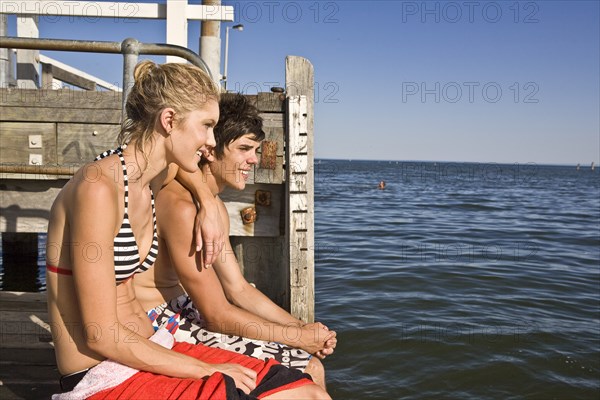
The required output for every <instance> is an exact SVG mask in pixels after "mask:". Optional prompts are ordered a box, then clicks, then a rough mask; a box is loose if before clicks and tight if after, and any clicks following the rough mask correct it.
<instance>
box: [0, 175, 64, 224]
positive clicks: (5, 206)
mask: <svg viewBox="0 0 600 400" xmlns="http://www.w3.org/2000/svg"><path fill="white" fill-rule="evenodd" d="M66 182H67V181H66V180H52V181H35V180H8V179H7V180H3V181H2V187H1V188H0V232H46V231H47V230H48V219H49V218H50V207H51V206H52V203H53V202H54V199H55V198H56V196H57V195H58V192H60V190H61V189H62V187H63V186H64V185H65V183H66Z"/></svg>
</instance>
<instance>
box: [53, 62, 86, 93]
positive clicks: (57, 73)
mask: <svg viewBox="0 0 600 400" xmlns="http://www.w3.org/2000/svg"><path fill="white" fill-rule="evenodd" d="M42 66H43V67H46V68H48V67H47V66H48V64H42ZM49 69H50V71H51V72H50V73H51V76H52V78H53V79H58V80H59V81H62V82H64V83H67V84H69V85H75V86H77V87H80V88H82V89H85V90H96V82H94V81H91V80H89V79H86V78H84V77H83V76H79V75H77V74H74V73H72V72H69V71H67V70H64V69H62V68H60V67H59V66H56V65H53V64H50V66H49ZM42 82H43V80H42ZM43 87H44V88H46V89H48V88H51V87H52V82H50V86H46V84H44V85H43Z"/></svg>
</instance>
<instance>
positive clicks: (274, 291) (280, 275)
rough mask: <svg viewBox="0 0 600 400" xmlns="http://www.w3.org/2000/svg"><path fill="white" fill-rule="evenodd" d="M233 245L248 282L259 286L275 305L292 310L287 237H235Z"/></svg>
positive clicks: (232, 238)
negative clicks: (290, 305)
mask: <svg viewBox="0 0 600 400" xmlns="http://www.w3.org/2000/svg"><path fill="white" fill-rule="evenodd" d="M231 243H232V246H233V248H234V250H235V252H236V257H237V259H238V263H239V264H240V266H241V267H242V270H243V272H244V277H245V278H246V280H247V281H248V282H251V283H253V284H254V285H256V287H257V288H258V289H259V290H260V291H261V292H263V293H264V294H265V295H266V296H267V297H269V298H270V299H271V300H273V301H274V302H275V304H277V305H279V306H280V307H282V308H283V309H285V310H289V269H288V268H287V265H286V264H287V263H286V262H285V261H284V260H286V255H287V246H286V241H285V238H284V237H283V236H280V237H273V238H266V237H239V236H233V237H231Z"/></svg>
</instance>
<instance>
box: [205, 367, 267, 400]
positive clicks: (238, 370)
mask: <svg viewBox="0 0 600 400" xmlns="http://www.w3.org/2000/svg"><path fill="white" fill-rule="evenodd" d="M207 369H208V370H209V373H210V375H212V374H213V373H215V372H220V373H222V374H224V375H227V376H229V377H231V378H232V379H233V381H234V382H235V386H236V387H237V388H238V389H241V390H242V391H243V392H244V393H246V394H248V393H250V392H251V391H253V390H254V388H256V372H255V371H254V370H252V369H250V368H246V367H242V366H241V365H239V364H210V365H209V366H208V368H207Z"/></svg>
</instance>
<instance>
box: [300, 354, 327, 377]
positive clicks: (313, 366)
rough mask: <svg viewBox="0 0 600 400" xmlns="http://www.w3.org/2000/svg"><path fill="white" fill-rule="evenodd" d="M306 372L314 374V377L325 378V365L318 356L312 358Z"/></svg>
mask: <svg viewBox="0 0 600 400" xmlns="http://www.w3.org/2000/svg"><path fill="white" fill-rule="evenodd" d="M304 372H306V373H307V374H309V375H310V376H312V377H313V379H325V367H324V366H323V363H322V362H321V360H319V359H318V358H317V357H313V358H311V359H310V361H309V362H308V365H307V366H306V369H305V370H304Z"/></svg>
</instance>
